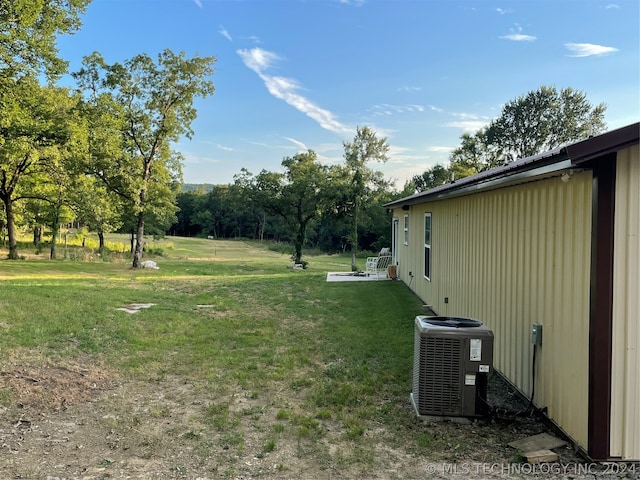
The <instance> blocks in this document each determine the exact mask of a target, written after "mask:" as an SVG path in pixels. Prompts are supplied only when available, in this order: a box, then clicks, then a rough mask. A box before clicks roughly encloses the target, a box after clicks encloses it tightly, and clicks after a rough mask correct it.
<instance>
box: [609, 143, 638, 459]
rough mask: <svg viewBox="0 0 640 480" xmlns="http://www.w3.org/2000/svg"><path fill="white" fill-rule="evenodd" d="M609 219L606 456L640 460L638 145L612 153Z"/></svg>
mask: <svg viewBox="0 0 640 480" xmlns="http://www.w3.org/2000/svg"><path fill="white" fill-rule="evenodd" d="M616 166H617V169H616V172H617V175H616V177H617V178H616V191H615V203H616V207H615V215H614V260H613V262H614V263H613V270H614V272H613V329H612V330H613V331H612V371H613V373H612V376H611V437H610V442H611V443H610V454H611V457H615V458H620V459H623V460H638V459H640V415H639V414H638V405H640V378H639V372H638V368H639V367H640V325H639V323H640V147H638V146H637V145H636V146H634V147H632V148H627V149H625V150H621V151H620V152H618V155H617V165H616Z"/></svg>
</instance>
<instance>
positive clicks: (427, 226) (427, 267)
mask: <svg viewBox="0 0 640 480" xmlns="http://www.w3.org/2000/svg"><path fill="white" fill-rule="evenodd" d="M424 278H426V279H427V280H429V281H431V213H425V214H424Z"/></svg>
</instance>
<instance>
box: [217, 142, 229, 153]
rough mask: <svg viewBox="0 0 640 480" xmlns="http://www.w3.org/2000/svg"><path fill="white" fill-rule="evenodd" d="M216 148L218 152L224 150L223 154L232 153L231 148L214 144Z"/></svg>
mask: <svg viewBox="0 0 640 480" xmlns="http://www.w3.org/2000/svg"><path fill="white" fill-rule="evenodd" d="M216 148H219V149H220V150H224V151H225V152H233V148H231V147H225V146H224V145H220V144H219V143H216Z"/></svg>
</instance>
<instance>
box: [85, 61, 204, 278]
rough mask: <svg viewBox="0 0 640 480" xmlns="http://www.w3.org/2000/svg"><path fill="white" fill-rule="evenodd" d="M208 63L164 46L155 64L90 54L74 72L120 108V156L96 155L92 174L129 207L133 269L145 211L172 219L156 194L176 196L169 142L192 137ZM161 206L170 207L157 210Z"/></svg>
mask: <svg viewBox="0 0 640 480" xmlns="http://www.w3.org/2000/svg"><path fill="white" fill-rule="evenodd" d="M214 62H215V59H214V58H213V57H202V58H200V57H197V56H196V57H194V58H192V59H188V58H185V54H184V53H180V54H178V55H176V54H174V53H173V52H172V51H171V50H168V49H167V50H164V51H163V52H162V53H160V54H159V56H158V60H157V62H154V61H153V60H152V59H151V58H150V57H149V56H148V55H146V54H140V55H137V56H135V57H133V58H132V59H131V60H128V61H126V62H124V63H123V64H120V63H115V64H113V65H108V64H106V63H105V62H104V60H103V58H102V56H101V55H100V54H99V53H94V54H92V55H91V56H89V57H87V58H85V60H84V65H83V68H82V69H81V70H80V71H79V72H77V73H76V74H75V77H76V79H77V80H78V81H79V84H80V86H81V88H83V89H85V91H87V92H88V94H89V95H90V96H93V97H94V98H96V97H98V98H99V97H100V96H101V95H102V94H105V93H106V94H109V95H111V96H112V98H113V99H114V100H115V101H116V103H117V104H118V105H119V106H120V107H121V118H122V119H123V123H122V125H123V126H122V128H123V130H122V142H123V151H122V154H121V155H119V156H118V157H116V158H112V159H111V161H110V162H108V161H107V160H109V159H107V158H103V159H101V161H102V163H101V166H104V168H103V169H100V170H98V171H97V173H98V174H99V175H100V176H101V178H102V179H103V180H104V181H105V183H106V184H107V185H109V187H110V188H111V189H113V190H114V191H116V192H118V193H119V194H120V195H121V196H123V197H125V198H127V199H128V200H129V201H130V202H131V204H132V206H133V214H134V215H135V218H136V221H135V249H134V255H133V267H134V268H139V267H140V266H141V260H142V252H143V246H144V230H145V217H146V216H147V214H148V215H149V216H151V215H152V216H153V217H154V218H155V219H156V220H157V221H158V222H159V223H166V222H168V221H169V219H171V218H175V206H173V207H171V206H170V205H169V203H170V202H167V201H165V200H166V198H164V199H163V198H162V196H163V195H169V194H173V196H174V197H175V195H177V189H176V188H175V186H174V184H175V182H174V180H175V179H176V178H178V177H179V176H180V175H181V171H180V169H179V167H180V166H181V162H180V160H179V157H178V156H176V154H175V153H174V152H172V150H171V145H172V143H175V142H177V141H178V140H179V139H180V137H182V136H185V137H187V138H191V137H192V135H193V131H192V130H191V123H192V122H193V120H194V119H195V118H196V114H197V112H196V109H195V108H194V106H193V102H194V100H195V98H196V97H206V96H208V95H210V94H212V93H213V92H214V86H213V83H212V82H211V81H210V80H209V79H208V77H210V76H211V75H212V74H213V64H214ZM153 195H156V197H155V198H152V196H153ZM158 196H159V197H158ZM162 206H164V207H165V208H167V207H169V209H170V211H168V212H167V211H165V212H163V211H161V207H162Z"/></svg>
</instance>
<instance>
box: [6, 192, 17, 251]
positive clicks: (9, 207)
mask: <svg viewBox="0 0 640 480" xmlns="http://www.w3.org/2000/svg"><path fill="white" fill-rule="evenodd" d="M3 201H4V212H5V214H6V217H7V237H8V238H9V259H10V260H17V259H18V240H17V238H16V225H15V219H14V217H13V200H12V199H11V196H10V195H7V196H6V197H5V198H4V199H3Z"/></svg>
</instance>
